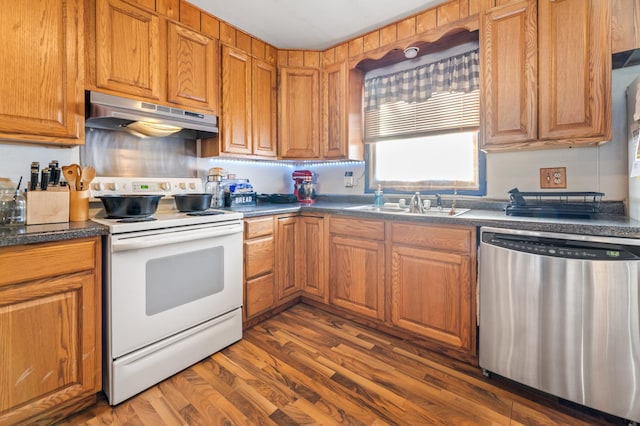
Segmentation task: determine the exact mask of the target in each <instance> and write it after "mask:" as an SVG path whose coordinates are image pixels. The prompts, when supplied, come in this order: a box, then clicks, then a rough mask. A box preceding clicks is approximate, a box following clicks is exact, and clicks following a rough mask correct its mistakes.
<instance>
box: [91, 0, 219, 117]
mask: <svg viewBox="0 0 640 426" xmlns="http://www.w3.org/2000/svg"><path fill="white" fill-rule="evenodd" d="M85 1H86V0H85ZM92 3H93V2H88V4H92ZM87 28H88V30H87V33H88V34H87V35H88V37H87V51H88V52H87V66H86V70H87V77H88V78H87V84H86V86H87V88H89V89H94V90H98V91H102V92H107V93H111V94H116V95H122V96H125V97H133V98H136V99H148V100H150V101H153V102H157V103H161V104H166V105H169V106H172V107H184V108H186V109H190V110H196V111H202V112H205V113H207V114H213V115H216V114H218V107H219V105H218V103H219V101H218V87H219V73H218V68H219V67H218V57H219V55H218V42H217V40H214V39H211V38H209V37H207V36H205V35H204V34H202V33H199V32H197V31H194V30H193V29H190V28H188V27H186V26H184V25H182V24H179V23H177V22H173V21H171V20H169V19H167V18H165V17H164V16H159V15H158V14H156V13H154V12H152V11H150V10H148V9H144V8H141V7H137V6H135V5H132V4H130V3H127V2H125V1H122V0H96V1H95V8H90V13H89V15H88V18H87Z"/></svg>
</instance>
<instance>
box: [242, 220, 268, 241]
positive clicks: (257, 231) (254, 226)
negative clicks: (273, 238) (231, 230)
mask: <svg viewBox="0 0 640 426" xmlns="http://www.w3.org/2000/svg"><path fill="white" fill-rule="evenodd" d="M271 234H273V217H272V216H267V217H258V218H252V219H245V221H244V238H245V239H246V240H249V239H251V238H256V237H262V236H265V235H271Z"/></svg>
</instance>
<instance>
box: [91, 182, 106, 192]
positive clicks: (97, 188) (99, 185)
mask: <svg viewBox="0 0 640 426" xmlns="http://www.w3.org/2000/svg"><path fill="white" fill-rule="evenodd" d="M91 186H92V187H93V190H94V191H104V183H102V182H97V183H94V184H93V185H91Z"/></svg>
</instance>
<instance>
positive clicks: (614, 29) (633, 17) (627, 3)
mask: <svg viewBox="0 0 640 426" xmlns="http://www.w3.org/2000/svg"><path fill="white" fill-rule="evenodd" d="M610 1H611V52H612V53H614V54H615V53H620V52H626V51H627V50H634V49H638V48H640V3H639V2H638V1H637V0H610Z"/></svg>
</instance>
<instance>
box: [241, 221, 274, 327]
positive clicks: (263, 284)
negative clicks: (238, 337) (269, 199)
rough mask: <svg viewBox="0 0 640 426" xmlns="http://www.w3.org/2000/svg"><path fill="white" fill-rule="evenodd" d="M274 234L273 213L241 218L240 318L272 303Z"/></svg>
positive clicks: (268, 306) (250, 315)
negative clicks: (241, 272)
mask: <svg viewBox="0 0 640 426" xmlns="http://www.w3.org/2000/svg"><path fill="white" fill-rule="evenodd" d="M274 259H275V236H274V228H273V216H263V217H256V218H248V219H245V221H244V311H243V313H244V319H245V320H246V319H249V318H252V317H254V316H256V315H258V314H260V313H263V312H265V311H267V310H269V309H271V308H272V307H273V306H274V303H275V301H276V296H275V294H276V293H275V260H274Z"/></svg>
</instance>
